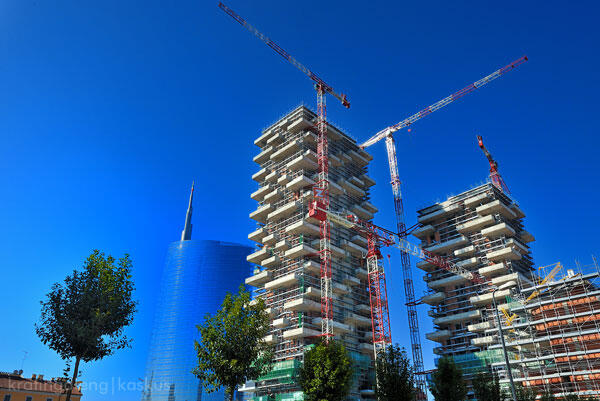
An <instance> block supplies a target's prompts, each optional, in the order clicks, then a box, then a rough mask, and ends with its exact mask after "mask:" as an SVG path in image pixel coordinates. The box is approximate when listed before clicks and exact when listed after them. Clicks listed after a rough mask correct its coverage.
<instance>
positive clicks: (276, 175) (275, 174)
mask: <svg viewBox="0 0 600 401" xmlns="http://www.w3.org/2000/svg"><path fill="white" fill-rule="evenodd" d="M278 178H279V172H278V171H273V172H272V173H270V174H267V176H266V177H265V181H267V182H270V183H275V182H277V179H278Z"/></svg>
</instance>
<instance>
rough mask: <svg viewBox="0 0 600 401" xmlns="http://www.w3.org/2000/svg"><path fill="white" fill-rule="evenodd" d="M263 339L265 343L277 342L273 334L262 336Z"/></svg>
mask: <svg viewBox="0 0 600 401" xmlns="http://www.w3.org/2000/svg"><path fill="white" fill-rule="evenodd" d="M263 341H264V342H266V343H267V344H275V343H276V342H277V338H276V337H275V336H274V335H273V334H269V335H268V336H265V337H264V338H263Z"/></svg>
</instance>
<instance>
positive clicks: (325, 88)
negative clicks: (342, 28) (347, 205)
mask: <svg viewBox="0 0 600 401" xmlns="http://www.w3.org/2000/svg"><path fill="white" fill-rule="evenodd" d="M219 8H220V9H221V10H223V11H225V12H226V13H227V14H228V15H229V16H231V17H232V18H233V19H234V20H236V21H237V22H239V23H240V25H242V26H243V27H244V28H246V29H247V30H248V31H250V32H251V33H253V34H254V35H255V36H256V37H257V38H259V39H260V40H262V41H263V42H264V43H265V44H266V45H267V46H269V47H270V48H271V49H273V50H275V52H277V53H278V54H279V55H280V56H282V57H283V58H284V59H286V60H287V61H289V62H290V63H291V64H292V65H294V66H295V67H296V68H298V69H299V70H300V71H302V72H303V73H304V74H306V75H307V76H308V77H309V78H310V79H311V80H312V81H313V82H314V87H315V90H316V92H317V123H316V128H317V132H318V141H317V159H318V163H319V178H318V180H317V182H316V184H315V186H314V187H313V192H314V198H315V199H316V200H317V201H318V202H319V204H320V205H321V207H322V208H323V209H324V210H329V159H328V158H329V145H328V141H327V107H326V102H325V95H326V94H329V95H332V96H333V97H335V98H336V99H338V100H339V101H340V102H341V103H342V105H343V106H344V107H346V108H350V102H348V99H347V98H346V95H344V94H343V93H339V94H338V93H337V92H336V91H335V90H334V89H333V88H332V87H331V86H330V85H328V84H327V83H326V82H325V81H323V80H322V79H321V78H320V77H319V76H318V75H317V74H315V73H314V72H312V71H311V70H309V69H308V68H306V67H305V66H304V65H303V64H301V63H300V62H299V61H298V60H296V59H295V58H294V57H292V56H291V55H290V54H289V53H288V52H286V51H285V50H284V49H283V48H282V47H280V46H279V45H278V44H277V43H275V42H273V41H272V40H271V39H269V38H268V37H267V36H265V35H263V34H262V33H261V32H260V31H259V30H258V29H256V28H255V27H253V26H252V25H250V24H249V23H248V22H246V20H244V19H243V18H242V17H241V16H239V15H238V14H236V13H235V12H234V11H233V10H232V9H231V8H229V7H227V6H226V5H225V4H223V3H221V2H219ZM319 232H320V238H321V241H320V248H319V256H320V261H321V335H322V336H323V337H324V339H325V341H329V339H330V338H332V337H333V300H332V295H333V292H332V287H331V285H332V281H331V279H332V272H331V232H330V225H329V220H327V219H325V220H322V221H321V224H320V226H319Z"/></svg>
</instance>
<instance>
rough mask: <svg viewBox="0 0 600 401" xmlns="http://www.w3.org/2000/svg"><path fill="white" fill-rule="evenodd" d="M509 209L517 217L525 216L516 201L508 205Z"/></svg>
mask: <svg viewBox="0 0 600 401" xmlns="http://www.w3.org/2000/svg"><path fill="white" fill-rule="evenodd" d="M510 209H511V210H512V211H513V213H514V214H515V215H516V216H517V218H518V219H522V218H523V217H525V213H523V211H522V210H521V208H520V207H519V206H518V205H517V204H516V203H513V204H512V205H510Z"/></svg>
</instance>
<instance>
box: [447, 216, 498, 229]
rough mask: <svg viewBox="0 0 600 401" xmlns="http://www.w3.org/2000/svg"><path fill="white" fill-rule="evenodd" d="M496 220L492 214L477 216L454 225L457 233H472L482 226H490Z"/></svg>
mask: <svg viewBox="0 0 600 401" xmlns="http://www.w3.org/2000/svg"><path fill="white" fill-rule="evenodd" d="M495 222H496V221H495V220H494V216H492V215H488V216H483V217H478V218H476V219H473V220H469V221H467V222H466V223H462V224H458V225H457V226H456V231H458V232H459V233H463V234H465V233H472V232H475V231H478V230H480V229H481V228H483V227H487V226H490V225H492V224H494V223H495Z"/></svg>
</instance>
